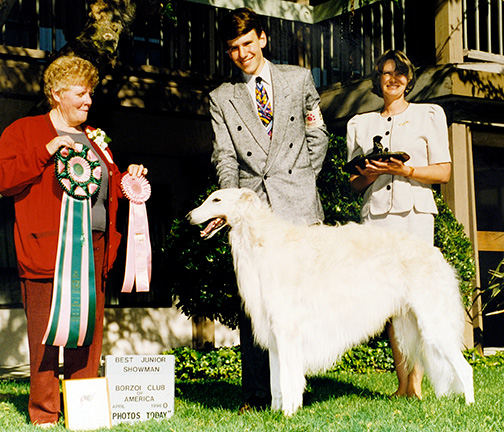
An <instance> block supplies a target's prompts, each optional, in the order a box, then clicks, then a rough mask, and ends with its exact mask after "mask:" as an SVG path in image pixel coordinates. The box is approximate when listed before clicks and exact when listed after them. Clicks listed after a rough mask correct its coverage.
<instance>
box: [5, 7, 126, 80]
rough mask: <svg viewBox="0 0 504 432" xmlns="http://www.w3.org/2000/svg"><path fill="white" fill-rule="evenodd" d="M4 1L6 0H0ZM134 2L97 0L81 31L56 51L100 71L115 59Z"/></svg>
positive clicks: (110, 64)
mask: <svg viewBox="0 0 504 432" xmlns="http://www.w3.org/2000/svg"><path fill="white" fill-rule="evenodd" d="M0 1H5V0H0ZM135 11H136V2H134V1H130V0H96V1H94V2H93V3H92V4H91V12H90V13H89V19H88V22H87V23H86V25H85V27H84V29H83V30H82V32H81V34H80V35H79V36H77V38H75V39H74V40H73V41H70V42H68V43H67V44H66V45H65V46H64V47H63V48H61V49H60V50H59V51H58V52H57V53H56V54H55V56H54V57H55V58H56V57H59V56H62V55H75V56H79V57H82V58H84V59H86V60H89V61H90V62H91V63H93V64H94V65H95V66H96V67H97V68H98V70H99V71H100V74H101V73H103V72H104V71H106V70H107V69H109V68H110V67H113V66H114V65H115V62H116V52H117V45H118V43H119V38H120V36H121V34H122V33H123V32H125V31H128V30H129V28H130V25H131V23H132V22H133V20H134V19H135Z"/></svg>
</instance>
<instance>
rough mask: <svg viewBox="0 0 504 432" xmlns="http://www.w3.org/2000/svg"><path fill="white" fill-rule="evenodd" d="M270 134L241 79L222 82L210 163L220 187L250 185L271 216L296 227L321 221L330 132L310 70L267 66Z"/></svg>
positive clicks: (214, 108)
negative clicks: (321, 180) (316, 117)
mask: <svg viewBox="0 0 504 432" xmlns="http://www.w3.org/2000/svg"><path fill="white" fill-rule="evenodd" d="M270 70H271V81H272V87H273V99H274V105H273V134H272V138H271V139H270V137H269V136H268V134H267V133H266V130H265V128H264V126H263V124H262V123H261V120H260V119H259V116H258V114H257V107H256V106H255V104H254V103H253V100H252V98H251V96H250V93H249V90H248V89H247V87H246V84H245V83H244V82H243V81H237V82H229V83H224V84H222V85H221V86H219V87H218V88H217V89H215V90H214V91H212V92H211V93H210V113H211V116H212V127H213V130H214V135H215V136H214V143H213V145H214V149H213V154H212V162H213V163H214V165H215V167H216V170H217V175H218V178H219V184H220V187H221V188H229V187H248V188H250V189H252V190H254V191H255V192H256V193H257V194H258V195H259V197H260V198H261V201H262V202H263V203H265V204H267V205H269V206H270V207H271V209H272V210H273V212H274V213H276V214H277V215H279V216H280V217H283V218H284V219H287V220H290V221H292V222H295V223H300V224H313V223H316V222H317V221H322V220H323V218H324V214H323V210H322V205H321V203H320V198H319V195H318V191H317V186H316V181H317V176H318V174H319V173H320V170H321V169H322V163H323V161H324V158H325V155H326V151H327V144H328V133H327V130H326V127H325V125H324V124H323V121H322V119H321V116H320V121H319V122H318V123H316V125H315V126H314V125H313V123H312V122H310V121H307V115H308V116H310V115H312V113H313V112H315V113H316V112H318V113H319V108H318V105H319V102H320V98H319V95H318V93H317V90H316V88H315V84H314V82H313V78H312V75H311V73H310V71H309V70H308V69H304V68H301V67H299V66H289V65H274V64H272V63H270Z"/></svg>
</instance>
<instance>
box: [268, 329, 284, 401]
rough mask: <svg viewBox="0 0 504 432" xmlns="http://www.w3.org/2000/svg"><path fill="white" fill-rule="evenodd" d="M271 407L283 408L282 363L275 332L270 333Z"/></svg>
mask: <svg viewBox="0 0 504 432" xmlns="http://www.w3.org/2000/svg"><path fill="white" fill-rule="evenodd" d="M269 345H270V346H269V365H270V387H271V409H272V410H281V409H282V392H281V390H280V363H279V361H278V346H277V343H276V340H275V336H274V335H273V333H271V334H270V343H269Z"/></svg>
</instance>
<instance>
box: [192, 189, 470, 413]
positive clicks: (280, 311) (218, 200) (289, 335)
mask: <svg viewBox="0 0 504 432" xmlns="http://www.w3.org/2000/svg"><path fill="white" fill-rule="evenodd" d="M188 218H189V220H190V222H191V223H192V224H195V225H199V224H203V223H206V222H208V221H210V223H209V224H208V226H207V228H206V229H205V230H204V231H202V236H203V237H207V238H210V237H211V236H212V235H213V234H214V233H215V232H217V231H218V230H219V229H221V228H222V227H224V226H226V225H228V226H230V227H231V230H230V232H229V239H230V243H231V248H232V254H233V260H234V267H235V272H236V277H237V281H238V288H239V292H240V295H241V298H242V299H243V302H244V306H245V310H246V312H247V313H248V314H249V315H250V318H251V321H252V328H253V332H254V337H255V338H256V341H257V342H258V343H259V345H261V346H262V347H264V348H266V349H268V350H269V352H270V367H271V394H272V409H275V410H282V411H283V412H284V414H286V415H291V414H293V413H294V412H295V411H296V410H297V409H298V408H300V407H301V406H302V404H303V391H304V388H305V374H307V373H314V372H317V371H322V370H324V369H327V368H329V367H330V366H331V365H333V363H334V362H335V361H336V360H338V359H339V358H340V357H341V356H342V355H343V354H344V352H345V351H346V350H348V349H349V348H352V347H353V346H355V345H358V344H360V343H362V342H365V341H367V340H368V339H369V338H370V337H372V336H375V335H377V334H379V333H380V332H381V331H382V330H383V328H384V325H385V323H386V322H387V320H388V319H392V321H393V324H394V329H395V335H396V338H397V340H398V343H399V346H400V349H401V350H402V352H403V354H404V356H405V358H406V359H407V364H408V366H409V367H412V365H413V364H414V363H415V362H416V361H420V363H421V364H422V365H423V366H424V368H425V370H426V373H427V374H428V376H429V378H430V381H431V383H432V384H433V387H434V389H435V392H436V395H437V396H440V395H445V394H450V393H464V395H465V400H466V402H467V403H472V402H474V388H473V380H472V368H471V366H470V365H469V364H468V363H467V361H466V360H465V359H464V357H463V355H462V353H461V350H462V348H463V345H462V333H463V327H464V312H463V307H462V303H461V298H460V292H459V287H458V280H457V277H456V275H455V272H454V270H453V269H452V267H451V266H450V265H449V264H448V263H447V262H446V261H445V259H444V258H443V256H442V254H441V252H440V251H439V250H438V249H437V248H434V247H432V246H430V245H428V244H427V243H425V242H423V241H421V240H416V239H414V238H412V237H410V236H408V235H406V234H404V233H399V232H389V231H385V230H382V229H379V228H376V227H370V226H365V225H358V224H355V223H350V224H347V225H344V226H340V227H330V226H327V225H315V226H310V227H307V226H297V225H293V224H290V223H289V222H286V221H284V220H282V219H280V218H278V217H277V216H275V215H274V214H273V213H272V212H271V211H270V210H269V209H266V208H262V207H261V203H260V200H259V198H258V196H257V195H256V194H255V193H254V192H253V191H251V190H249V189H222V190H219V191H216V192H214V193H212V194H211V195H210V196H209V197H208V198H207V199H206V201H205V202H204V203H203V204H202V205H201V206H200V207H198V208H196V209H194V210H193V211H191V212H190V213H189V215H188Z"/></svg>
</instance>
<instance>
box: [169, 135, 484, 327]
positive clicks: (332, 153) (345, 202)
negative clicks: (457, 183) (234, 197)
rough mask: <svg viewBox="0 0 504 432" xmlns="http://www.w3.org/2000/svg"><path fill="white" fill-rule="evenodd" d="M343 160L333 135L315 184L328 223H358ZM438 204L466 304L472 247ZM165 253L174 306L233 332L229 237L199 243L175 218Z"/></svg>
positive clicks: (341, 143)
mask: <svg viewBox="0 0 504 432" xmlns="http://www.w3.org/2000/svg"><path fill="white" fill-rule="evenodd" d="M345 161H346V144H345V139H344V138H342V137H336V136H331V139H330V144H329V149H328V153H327V157H326V159H325V162H324V167H323V169H322V172H321V174H320V177H319V182H318V186H319V190H320V194H321V199H322V204H323V206H324V211H325V216H326V223H327V224H329V225H334V224H337V223H346V222H348V221H359V211H360V204H361V197H360V196H359V195H357V194H355V193H354V192H352V190H351V189H350V185H349V175H348V174H347V173H345V172H343V169H342V167H343V165H344V164H345ZM209 185H210V187H209V188H208V190H206V191H204V194H202V195H201V196H199V197H198V199H197V200H196V202H195V203H194V207H196V206H197V205H199V204H200V203H201V202H202V201H203V200H204V199H205V198H206V196H208V194H209V193H210V192H212V191H213V190H215V189H216V188H217V186H216V183H215V180H214V179H211V180H209ZM436 204H437V206H438V209H439V215H438V216H437V217H436V220H435V245H436V246H437V247H439V248H440V249H441V251H442V252H443V254H444V256H445V258H446V259H447V260H448V261H449V262H450V263H451V264H452V265H453V266H454V267H455V268H456V269H457V272H458V274H459V276H460V288H461V292H462V294H463V298H464V303H465V304H466V306H467V305H469V304H470V302H471V299H472V292H473V285H472V281H473V279H474V275H475V265H474V257H473V251H472V247H471V243H470V241H469V239H468V238H467V236H466V235H465V234H464V231H463V227H462V226H461V225H460V224H459V223H458V222H457V220H456V219H455V218H454V216H453V214H452V212H451V211H450V209H449V208H448V206H447V205H446V203H445V202H444V201H443V199H442V197H441V196H440V195H439V194H436ZM163 252H164V259H165V265H166V267H167V268H169V269H170V271H169V281H170V284H171V291H172V295H173V296H174V298H175V303H176V305H177V306H178V307H179V308H180V309H181V310H182V311H183V312H184V313H185V314H186V315H187V316H200V317H207V318H210V319H217V320H219V321H220V322H222V323H223V324H225V325H228V326H229V327H231V328H235V327H236V325H237V311H238V308H239V305H240V299H239V297H238V295H237V288H236V282H235V276H234V271H233V263H232V258H231V254H230V246H229V244H228V240H227V233H226V232H222V231H221V232H220V233H218V234H217V235H216V236H215V237H213V238H212V239H210V240H208V241H204V240H201V239H200V237H199V233H198V229H197V228H196V227H193V226H190V225H189V223H188V222H187V221H186V220H175V221H174V222H173V225H172V227H171V230H170V233H169V234H168V235H167V238H166V244H165V247H164V250H163Z"/></svg>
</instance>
